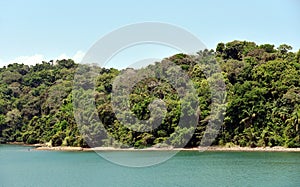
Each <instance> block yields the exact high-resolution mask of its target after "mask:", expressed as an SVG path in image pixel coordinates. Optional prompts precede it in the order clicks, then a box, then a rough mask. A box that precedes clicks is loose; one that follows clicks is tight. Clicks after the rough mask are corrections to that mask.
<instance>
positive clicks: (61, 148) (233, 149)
mask: <svg viewBox="0 0 300 187" xmlns="http://www.w3.org/2000/svg"><path fill="white" fill-rule="evenodd" d="M35 150H46V151H224V152H300V148H285V147H280V146H276V147H255V148H250V147H239V146H235V147H222V146H211V147H194V148H171V147H170V148H168V147H166V148H156V147H150V148H145V149H134V148H114V147H96V148H82V147H70V146H59V147H45V146H37V147H36V148H35Z"/></svg>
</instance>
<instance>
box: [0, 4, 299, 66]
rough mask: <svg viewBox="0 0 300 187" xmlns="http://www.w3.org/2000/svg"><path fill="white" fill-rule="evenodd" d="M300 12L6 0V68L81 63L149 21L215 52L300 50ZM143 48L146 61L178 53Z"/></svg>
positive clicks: (2, 61)
mask: <svg viewBox="0 0 300 187" xmlns="http://www.w3.org/2000/svg"><path fill="white" fill-rule="evenodd" d="M299 10H300V2H299V1H297V0H265V1H261V0H251V1H238V0H228V1H221V0H210V1H192V0H186V1H182V0H181V1H179V0H172V1H171V0H166V1H140V0H139V1H138V0H135V1H133V0H127V1H117V0H110V1H92V0H90V1H80V0H72V1H58V0H51V1H38V0H27V1H21V0H19V1H17V0H11V1H1V2H0V41H1V42H0V66H3V65H7V64H9V63H13V62H17V63H25V64H35V63H37V62H41V61H43V60H44V61H49V60H52V59H63V58H72V59H74V60H75V61H76V62H80V60H81V59H82V57H83V56H84V55H85V53H86V52H87V51H88V50H89V48H90V47H91V46H92V45H93V44H94V43H95V42H96V41H97V40H99V39H100V38H101V37H103V36H104V35H106V34H108V33H109V32H111V31H113V30H115V29H118V28H120V27H122V26H124V25H129V24H132V23H140V22H149V21H151V22H163V23H169V24H172V25H176V26H179V27H181V28H184V29H186V30H187V31H189V32H191V33H192V34H194V35H195V36H197V37H198V38H199V39H200V40H201V41H202V42H203V43H204V44H205V45H206V46H207V48H209V49H211V48H213V49H215V47H216V45H217V43H219V42H228V41H232V40H248V41H254V42H256V43H257V44H263V43H271V44H275V45H276V46H279V45H280V44H282V43H286V44H289V45H291V46H293V48H294V49H293V50H294V51H297V50H298V49H300V35H299V33H300V21H299V18H300V11H299ZM144 49H148V50H144ZM137 50H138V51H139V53H138V54H139V55H141V53H145V54H143V55H144V56H143V58H145V57H152V58H154V57H155V58H162V57H166V56H169V55H171V54H173V53H175V52H176V51H174V50H172V49H164V50H161V49H159V47H158V48H156V50H151V46H146V47H145V46H144V47H141V48H139V49H137ZM133 51H134V50H131V51H130V50H129V52H124V54H123V55H119V57H118V55H117V56H116V58H115V60H112V61H111V62H110V65H109V66H115V67H123V66H125V65H122V63H123V61H122V60H121V59H123V60H124V58H126V57H127V58H128V59H129V60H133V59H132V55H134V54H137V53H136V52H135V53H134V52H133ZM143 51H144V52H143ZM149 51H151V52H149ZM146 53H147V54H146ZM137 56H138V55H137ZM138 58H142V57H136V59H138ZM134 60H135V59H134Z"/></svg>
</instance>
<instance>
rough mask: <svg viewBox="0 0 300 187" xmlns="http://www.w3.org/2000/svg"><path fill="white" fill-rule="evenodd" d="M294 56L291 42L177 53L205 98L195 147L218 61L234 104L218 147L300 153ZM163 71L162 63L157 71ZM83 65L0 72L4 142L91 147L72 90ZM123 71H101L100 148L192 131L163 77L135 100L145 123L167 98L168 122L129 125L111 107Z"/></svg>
mask: <svg viewBox="0 0 300 187" xmlns="http://www.w3.org/2000/svg"><path fill="white" fill-rule="evenodd" d="M291 50H292V47H291V46H288V45H286V44H283V45H280V46H278V47H275V46H274V45H271V44H264V45H257V44H255V43H254V42H247V41H232V42H229V43H226V44H224V43H219V44H218V45H217V47H216V49H215V50H204V51H199V52H198V54H197V55H186V54H177V55H174V56H172V57H169V58H167V59H168V60H170V61H172V62H174V63H175V64H177V65H178V66H180V67H181V68H182V70H183V71H184V72H185V73H186V74H187V75H189V77H190V79H191V80H192V82H193V84H194V88H195V90H196V92H197V96H198V98H197V99H198V103H199V111H200V117H199V121H198V125H197V128H196V129H195V133H194V135H193V137H192V138H191V140H190V141H189V143H188V144H187V147H194V146H198V145H199V144H200V141H201V139H202V136H203V132H204V131H205V127H206V125H207V123H208V120H209V119H208V118H209V114H210V109H211V106H210V105H211V94H210V92H209V84H208V83H209V81H210V80H208V79H206V77H205V75H204V73H203V72H202V70H203V68H206V67H205V66H206V65H207V64H209V63H214V62H215V60H216V61H217V62H218V64H219V65H220V67H221V70H222V72H220V73H216V76H214V78H215V79H217V78H218V76H222V77H223V78H224V80H225V83H226V91H227V102H226V103H227V104H226V113H225V119H224V122H223V124H222V127H221V129H220V132H219V135H218V137H217V139H216V140H215V141H214V144H215V145H226V144H235V145H240V146H251V147H256V146H285V147H300V130H299V125H300V50H299V51H298V52H291ZM214 59H215V60H214ZM156 65H159V63H156V64H155V65H150V66H149V68H155V66H156ZM77 67H78V65H77V64H76V63H74V61H72V60H71V59H69V60H60V61H57V62H52V61H50V62H43V63H41V64H37V65H34V66H28V65H23V64H11V65H8V66H7V67H3V68H0V142H2V143H5V142H15V141H17V142H24V143H28V144H35V143H48V144H51V145H52V146H60V145H64V146H82V147H87V146H88V145H87V144H86V143H85V141H84V137H83V136H84V135H82V134H81V133H80V131H79V129H78V126H77V124H76V121H75V119H74V115H73V101H72V99H73V96H72V93H73V94H74V92H72V89H73V78H74V73H75V71H76V68H77ZM166 71H167V69H166ZM121 72H122V70H117V69H113V68H111V69H105V68H101V69H99V76H98V78H97V83H96V91H97V94H96V97H95V101H96V107H97V112H98V115H99V118H100V120H101V121H102V123H103V124H104V126H105V128H106V130H107V131H108V132H109V134H110V136H108V137H102V138H101V141H99V142H93V145H95V146H102V145H108V144H109V143H110V142H111V138H115V139H117V140H119V141H120V142H122V143H124V144H127V145H129V146H134V147H137V148H142V147H147V146H151V145H154V144H157V143H161V142H163V141H164V140H166V139H167V138H168V137H172V136H175V135H174V134H175V133H182V134H184V133H185V132H183V131H184V130H182V129H181V130H178V127H177V124H178V121H179V118H180V107H182V106H181V105H180V100H179V97H178V94H177V92H176V90H174V88H173V87H172V86H170V85H169V84H168V82H167V81H164V80H159V79H155V78H152V79H145V80H143V81H142V82H140V83H138V84H137V85H135V87H134V90H133V91H132V92H131V94H130V108H131V111H132V112H133V113H134V114H135V115H136V116H137V117H138V118H139V119H149V116H150V111H149V109H148V105H149V103H151V101H153V100H154V99H155V98H159V99H162V100H163V101H164V102H165V103H166V111H167V113H166V115H165V118H164V119H163V122H162V124H161V125H160V126H159V127H157V128H156V129H154V130H152V131H149V132H136V131H133V130H131V129H128V128H126V127H124V126H123V125H122V124H121V123H120V122H119V121H118V119H117V117H116V116H115V114H114V112H113V110H112V106H111V93H112V83H113V80H114V78H115V77H117V76H118V75H119V74H120V73H121ZM78 92H80V90H78ZM98 130H99V129H98ZM185 130H188V129H185ZM97 132H98V131H97V130H95V134H97ZM179 137H180V136H179ZM172 141H173V142H172V145H175V146H176V145H178V146H180V142H182V140H180V138H179V139H178V138H175V139H172Z"/></svg>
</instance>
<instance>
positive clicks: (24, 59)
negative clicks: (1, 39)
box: [0, 51, 85, 67]
mask: <svg viewBox="0 0 300 187" xmlns="http://www.w3.org/2000/svg"><path fill="white" fill-rule="evenodd" d="M84 55H85V53H84V52H83V51H77V52H76V53H75V54H74V55H73V56H69V55H66V54H65V53H63V54H61V55H59V56H57V57H55V58H50V59H46V57H45V56H44V55H42V54H35V55H32V56H19V57H17V58H15V59H13V60H9V61H4V60H1V59H0V67H3V66H7V65H9V64H12V63H20V64H21V63H23V64H26V65H35V64H38V63H41V62H42V61H46V62H48V61H49V60H54V61H56V60H62V59H73V60H74V61H75V62H76V63H80V62H81V60H82V58H83V57H84Z"/></svg>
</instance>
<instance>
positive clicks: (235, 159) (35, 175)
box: [0, 145, 300, 187]
mask: <svg viewBox="0 0 300 187" xmlns="http://www.w3.org/2000/svg"><path fill="white" fill-rule="evenodd" d="M29 150H30V148H29V147H22V146H14V145H0V186H8V187H10V186H18V187H19V186H43V187H47V186H105V187H106V186H122V187H129V186H139V187H140V186H144V187H147V186H162V187H173V186H196V187H198V186H264V187H267V186H272V187H273V186H292V187H298V186H300V153H269V152H265V153H262V152H255V153H254V152H204V153H199V152H197V151H195V152H194V151H193V152H186V151H183V152H180V153H178V154H177V155H176V156H175V157H173V158H171V159H170V160H168V161H166V162H164V163H162V164H158V165H155V166H151V167H146V168H129V167H123V166H119V165H115V164H113V163H110V162H108V161H106V160H104V159H103V158H101V157H100V156H98V155H97V154H96V153H94V152H50V151H33V150H31V151H29ZM118 154H120V156H122V154H126V152H120V153H118Z"/></svg>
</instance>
